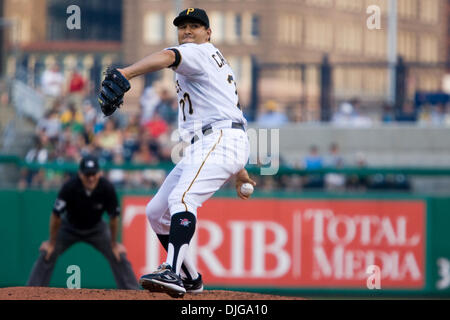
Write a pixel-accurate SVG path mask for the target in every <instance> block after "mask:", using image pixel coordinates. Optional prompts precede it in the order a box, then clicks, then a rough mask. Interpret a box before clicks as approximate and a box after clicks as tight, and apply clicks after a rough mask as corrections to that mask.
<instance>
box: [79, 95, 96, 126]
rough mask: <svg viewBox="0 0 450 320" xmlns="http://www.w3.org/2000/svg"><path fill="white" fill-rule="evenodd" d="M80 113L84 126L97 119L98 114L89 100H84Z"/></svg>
mask: <svg viewBox="0 0 450 320" xmlns="http://www.w3.org/2000/svg"><path fill="white" fill-rule="evenodd" d="M82 111H83V118H84V124H85V125H86V124H88V123H89V124H91V123H92V124H93V123H95V121H96V119H97V117H98V113H97V110H95V108H94V106H93V105H92V102H91V100H89V99H86V100H84V101H83V106H82Z"/></svg>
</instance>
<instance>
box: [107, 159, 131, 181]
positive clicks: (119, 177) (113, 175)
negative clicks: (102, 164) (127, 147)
mask: <svg viewBox="0 0 450 320" xmlns="http://www.w3.org/2000/svg"><path fill="white" fill-rule="evenodd" d="M123 160H124V159H123V154H122V153H121V152H115V153H114V156H113V163H114V164H115V165H119V166H120V165H123V163H124V161H123ZM108 180H109V181H111V183H112V184H113V185H114V186H115V187H116V188H124V187H125V186H126V182H127V174H126V172H125V170H123V169H120V168H116V169H111V170H110V171H109V172H108Z"/></svg>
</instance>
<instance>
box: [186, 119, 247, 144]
mask: <svg viewBox="0 0 450 320" xmlns="http://www.w3.org/2000/svg"><path fill="white" fill-rule="evenodd" d="M231 128H233V129H241V130H243V131H245V128H244V125H243V124H242V123H239V122H232V123H231ZM212 129H213V128H212V126H211V125H210V124H208V125H206V126H204V127H203V128H202V133H203V135H204V136H207V135H208V134H210V133H212V132H213V130H212ZM198 139H199V138H198V136H197V135H195V136H193V137H192V140H191V144H194V142H196V141H197V140H198Z"/></svg>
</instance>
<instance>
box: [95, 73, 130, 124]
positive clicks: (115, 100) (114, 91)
mask: <svg viewBox="0 0 450 320" xmlns="http://www.w3.org/2000/svg"><path fill="white" fill-rule="evenodd" d="M130 87H131V86H130V82H129V81H128V80H127V79H126V78H125V77H124V76H123V75H122V74H121V73H120V72H119V71H118V70H117V69H116V68H108V69H106V72H105V80H103V82H102V89H101V91H100V94H99V96H98V103H99V104H100V107H101V109H102V112H103V114H104V115H105V116H110V115H112V114H113V113H114V111H116V109H117V108H120V106H121V105H122V103H123V96H124V94H125V92H127V91H128V90H130Z"/></svg>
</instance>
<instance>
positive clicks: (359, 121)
mask: <svg viewBox="0 0 450 320" xmlns="http://www.w3.org/2000/svg"><path fill="white" fill-rule="evenodd" d="M360 106H361V102H360V100H359V99H357V98H354V99H352V100H350V101H349V102H344V103H342V104H341V105H340V106H339V111H338V112H336V113H335V114H334V115H333V117H332V123H333V124H335V125H337V126H341V127H369V126H371V125H372V120H371V119H370V118H369V117H368V116H366V115H364V114H361V113H360Z"/></svg>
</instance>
